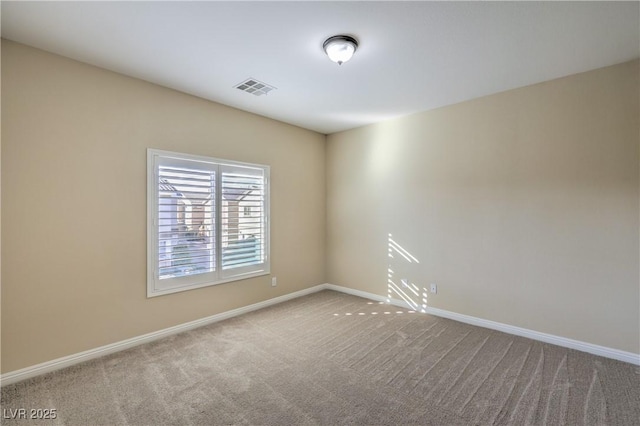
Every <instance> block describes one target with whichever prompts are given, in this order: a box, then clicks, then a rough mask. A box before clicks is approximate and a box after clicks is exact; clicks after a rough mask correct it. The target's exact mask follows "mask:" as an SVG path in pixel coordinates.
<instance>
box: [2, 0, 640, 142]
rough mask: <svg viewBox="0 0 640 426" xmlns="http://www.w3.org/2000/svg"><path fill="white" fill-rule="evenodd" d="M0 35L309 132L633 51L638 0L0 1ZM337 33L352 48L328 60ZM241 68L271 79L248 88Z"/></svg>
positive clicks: (610, 60) (639, 18)
mask: <svg viewBox="0 0 640 426" xmlns="http://www.w3.org/2000/svg"><path fill="white" fill-rule="evenodd" d="M1 12H2V37H4V38H7V39H11V40H14V41H17V42H20V43H24V44H28V45H31V46H35V47H38V48H41V49H44V50H47V51H50V52H54V53H57V54H60V55H63V56H67V57H70V58H73V59H77V60H79V61H82V62H87V63H90V64H94V65H97V66H100V67H103V68H107V69H110V70H113V71H117V72H120V73H123V74H127V75H130V76H134V77H138V78H141V79H143V80H147V81H150V82H153V83H157V84H160V85H163V86H166V87H170V88H173V89H176V90H180V91H182V92H186V93H190V94H193V95H196V96H200V97H202V98H205V99H210V100H212V101H215V102H220V103H222V104H226V105H230V106H233V107H236V108H239V109H242V110H245V111H250V112H253V113H256V114H260V115H263V116H267V117H271V118H274V119H276V120H281V121H284V122H287V123H291V124H294V125H297V126H301V127H304V128H308V129H312V130H316V131H318V132H321V133H333V132H337V131H340V130H345V129H349V128H353V127H358V126H362V125H365V124H369V123H373V122H378V121H382V120H385V119H388V118H392V117H397V116H401V115H406V114H410V113H414V112H418V111H424V110H428V109H433V108H437V107H441V106H444V105H449V104H453V103H456V102H461V101H464V100H468V99H472V98H476V97H479V96H483V95H488V94H491V93H496V92H500V91H503V90H508V89H512V88H515V87H521V86H525V85H529V84H533V83H537V82H541V81H545V80H549V79H553V78H557V77H561V76H565V75H569V74H574V73H577V72H581V71H587V70H590V69H594V68H599V67H603V66H607V65H612V64H615V63H620V62H624V61H628V60H631V59H633V58H636V57H638V56H640V52H639V50H640V35H639V31H640V8H639V3H638V2H622V3H618V2H578V3H573V2H572V3H568V2H540V3H538V2H535V3H529V2H498V3H493V2H491V3H488V2H487V3H485V2H347V1H343V2H10V1H2V11H1ZM335 34H350V35H353V36H355V37H356V38H357V39H358V40H359V42H360V47H359V49H358V51H357V52H356V54H355V55H354V57H353V59H352V60H351V61H350V62H348V63H346V64H344V65H342V66H339V65H337V64H335V63H333V62H331V61H330V60H329V59H328V58H327V57H326V56H325V54H324V52H323V51H322V43H323V41H324V40H325V39H326V38H327V37H329V36H332V35H335ZM248 77H253V78H256V79H258V80H260V81H263V82H266V83H268V84H271V85H273V86H275V87H277V90H275V91H273V92H271V93H269V95H267V96H260V97H258V96H253V95H251V94H248V93H245V92H242V91H240V90H238V89H235V88H234V87H233V86H234V85H236V84H237V83H239V82H241V81H243V80H244V79H246V78H248Z"/></svg>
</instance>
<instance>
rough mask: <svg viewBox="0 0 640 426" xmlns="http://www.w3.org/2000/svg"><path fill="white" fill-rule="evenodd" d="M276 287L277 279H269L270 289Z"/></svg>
mask: <svg viewBox="0 0 640 426" xmlns="http://www.w3.org/2000/svg"><path fill="white" fill-rule="evenodd" d="M277 285H278V278H276V277H271V287H275V286H277Z"/></svg>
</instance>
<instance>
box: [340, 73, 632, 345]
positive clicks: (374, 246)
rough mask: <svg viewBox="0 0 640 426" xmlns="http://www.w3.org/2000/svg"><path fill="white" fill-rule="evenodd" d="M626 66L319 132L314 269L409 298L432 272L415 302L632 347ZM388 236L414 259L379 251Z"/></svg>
mask: <svg viewBox="0 0 640 426" xmlns="http://www.w3.org/2000/svg"><path fill="white" fill-rule="evenodd" d="M638 75H639V65H638V61H635V62H630V63H625V64H621V65H617V66H613V67H608V68H603V69H599V70H595V71H592V72H587V73H583V74H578V75H574V76H570V77H567V78H562V79H558V80H554V81H550V82H546V83H542V84H537V85H534V86H530V87H525V88H522V89H517V90H512V91H508V92H504V93H500V94H496V95H493V96H488V97H484V98H480V99H477V100H473V101H469V102H465V103H461V104H457V105H453V106H450V107H446V108H441V109H438V110H433V111H429V112H425V113H420V114H416V115H412V116H409V117H404V118H400V119H396V120H392V121H388V122H384V123H381V124H376V125H371V126H367V127H363V128H359V129H355V130H351V131H346V132H342V133H338V134H334V135H330V136H329V137H328V145H327V194H328V197H327V212H328V214H327V229H328V237H327V262H328V266H327V275H328V276H327V278H328V281H329V282H331V283H333V284H338V285H343V286H348V287H352V288H354V289H358V290H364V291H368V292H372V293H375V294H379V295H385V294H387V292H388V290H389V287H390V286H393V284H392V283H390V282H389V281H388V274H391V280H392V281H393V282H394V283H399V282H400V280H401V279H403V278H406V279H408V280H409V281H410V282H411V283H412V284H414V285H416V286H417V287H418V289H419V291H418V295H417V296H416V295H415V294H414V293H412V292H410V291H409V290H406V289H405V291H406V292H407V294H408V297H409V298H410V299H411V300H412V301H415V302H417V303H418V304H422V303H423V302H422V292H423V288H424V287H428V285H429V283H432V282H433V283H436V284H437V285H438V294H437V295H428V297H427V304H428V305H429V306H432V307H436V308H441V309H446V310H449V311H453V312H458V313H462V314H466V315H472V316H475V317H479V318H484V319H489V320H494V321H499V322H502V323H506V324H511V325H515V326H519V327H525V328H528V329H532V330H537V331H540V332H545V333H551V334H555V335H559V336H563V337H567V338H572V339H577V340H580V341H585V342H590V343H593V344H598V345H604V346H607V347H611V348H616V349H620V350H625V351H630V352H634V353H639V352H640V350H639V345H640V343H639V336H640V329H639V327H640V325H639V324H640V315H639V305H640V295H639V286H640V284H639V277H638V270H639V269H638V268H639V265H638V263H639V252H638V237H639V229H638V227H639V207H638V206H639V199H638V193H639V177H638V168H639V167H638V166H639V162H638V158H639V137H640V127H639V116H640V111H639V106H638V97H639V93H640V92H639V83H638ZM389 234H392V239H393V240H394V241H395V242H396V243H397V244H398V245H400V246H402V247H403V248H404V249H405V250H406V251H407V252H409V253H410V254H411V255H413V256H414V257H415V259H416V260H417V261H418V262H419V263H417V262H415V261H413V260H412V261H411V262H409V261H408V260H406V259H405V258H404V257H403V256H402V255H400V254H398V253H397V252H396V251H395V250H393V249H392V255H393V256H394V257H393V258H391V257H389V256H388V249H389V236H388V235H389ZM405 255H406V253H405ZM408 258H409V259H411V258H410V257H408ZM388 269H391V270H392V272H388ZM393 296H394V297H395V298H399V296H397V295H395V294H393Z"/></svg>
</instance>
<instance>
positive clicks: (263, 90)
mask: <svg viewBox="0 0 640 426" xmlns="http://www.w3.org/2000/svg"><path fill="white" fill-rule="evenodd" d="M233 87H235V88H236V89H240V90H242V91H243V92H247V93H251V94H252V95H256V96H262V95H266V94H267V93H269V92H270V91H272V90H276V87H273V86H270V85H268V84H267V83H263V82H261V81H258V80H256V79H255V78H249V79H247V80H245V81H243V82H242V83H240V84H237V85H235V86H233Z"/></svg>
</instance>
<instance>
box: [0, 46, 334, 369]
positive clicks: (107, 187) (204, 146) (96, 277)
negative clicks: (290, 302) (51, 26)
mask: <svg viewBox="0 0 640 426" xmlns="http://www.w3.org/2000/svg"><path fill="white" fill-rule="evenodd" d="M147 147H153V148H158V149H164V150H172V151H179V152H186V153H192V154H199V155H209V156H214V157H219V158H226V159H231V160H238V161H247V162H253V163H261V164H268V165H270V166H271V213H272V225H271V255H272V261H271V270H272V276H277V277H278V286H277V287H275V288H272V287H271V286H270V277H269V276H264V277H259V278H254V279H248V280H244V281H237V282H233V283H229V284H223V285H218V286H214V287H208V288H204V289H198V290H192V291H187V292H182V293H178V294H173V295H167V296H162V297H156V298H152V299H147V298H146V149H147ZM2 154H3V155H2V198H3V199H2V249H3V252H2V372H8V371H14V370H16V369H19V368H23V367H27V366H31V365H34V364H37V363H40V362H44V361H48V360H52V359H55V358H58V357H62V356H65V355H69V354H73V353H77V352H80V351H84V350H87V349H92V348H95V347H98V346H101V345H105V344H109V343H113V342H116V341H120V340H123V339H126V338H130V337H134V336H138V335H141V334H144V333H148V332H151V331H155V330H159V329H163V328H166V327H170V326H174V325H177V324H181V323H184V322H187V321H190V320H195V319H198V318H203V317H206V316H209V315H213V314H216V313H219V312H223V311H227V310H230V309H233V308H237V307H241V306H246V305H249V304H252V303H256V302H259V301H262V300H266V299H269V298H272V297H276V296H280V295H283V294H286V293H291V292H293V291H296V290H300V289H304V288H306V287H310V286H313V285H317V284H321V283H323V282H325V276H324V266H325V259H324V256H325V247H324V238H325V158H324V157H325V136H324V135H321V134H318V133H314V132H311V131H307V130H303V129H300V128H297V127H294V126H290V125H287V124H283V123H280V122H276V121H274V120H269V119H267V118H262V117H259V116H256V115H252V114H249V113H245V112H241V111H238V110H235V109H232V108H228V107H225V106H222V105H218V104H214V103H211V102H207V101H204V100H202V99H199V98H195V97H192V96H188V95H185V94H181V93H179V92H176V91H172V90H169V89H166V88H162V87H159V86H156V85H153V84H149V83H146V82H142V81H140V80H136V79H133V78H128V77H125V76H122V75H119V74H115V73H112V72H109V71H106V70H102V69H99V68H95V67H91V66H88V65H84V64H81V63H78V62H75V61H71V60H68V59H65V58H62V57H59V56H55V55H51V54H48V53H45V52H42V51H39V50H35V49H32V48H29V47H26V46H23V45H19V44H15V43H12V42H7V41H3V42H2Z"/></svg>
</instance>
